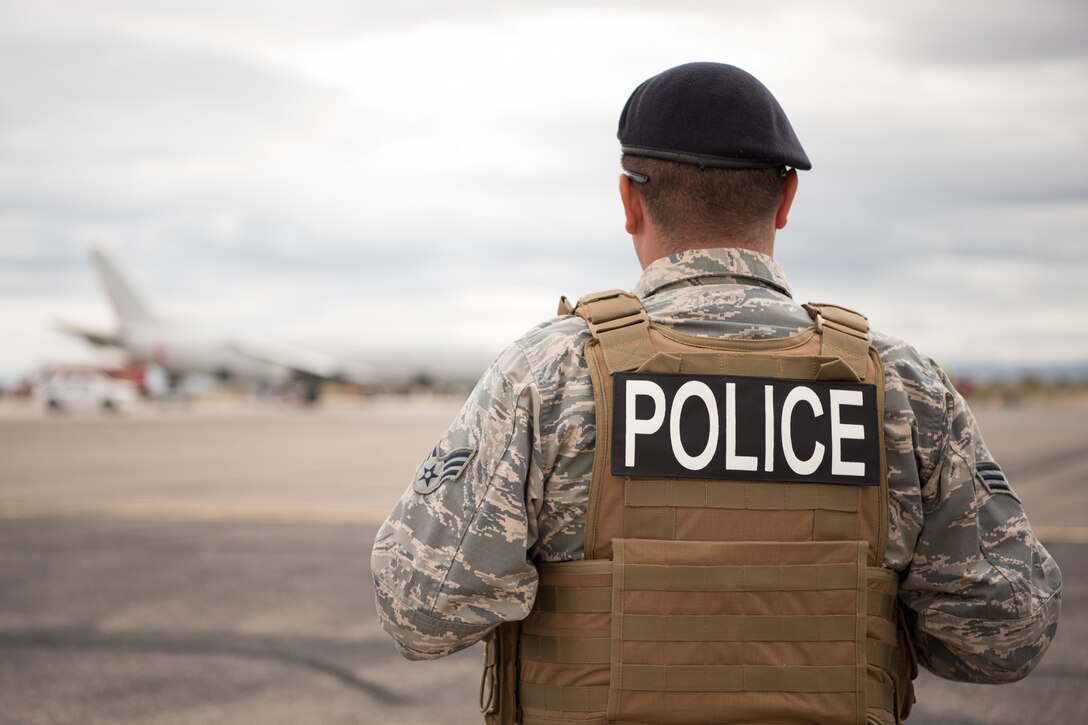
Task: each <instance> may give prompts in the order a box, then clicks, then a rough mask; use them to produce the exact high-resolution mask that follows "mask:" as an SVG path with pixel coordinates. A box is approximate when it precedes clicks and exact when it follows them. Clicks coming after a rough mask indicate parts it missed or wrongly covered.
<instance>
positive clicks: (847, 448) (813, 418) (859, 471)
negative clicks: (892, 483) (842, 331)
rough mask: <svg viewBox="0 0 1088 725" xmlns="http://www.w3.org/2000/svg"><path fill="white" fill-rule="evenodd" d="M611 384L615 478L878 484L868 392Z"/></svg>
mask: <svg viewBox="0 0 1088 725" xmlns="http://www.w3.org/2000/svg"><path fill="white" fill-rule="evenodd" d="M613 380H614V386H615V394H614V395H613V419H612V420H613V424H612V440H611V444H612V473H613V475H617V476H654V477H670V478H671V477H676V476H682V477H689V478H709V479H720V480H734V481H778V482H787V481H788V482H797V483H845V484H852V485H855V486H874V485H877V484H879V483H880V477H881V470H880V455H881V441H880V428H879V421H878V419H877V411H878V406H877V400H876V386H875V385H868V384H862V383H848V382H829V381H819V382H814V381H807V380H784V379H779V378H755V377H741V376H734V375H687V374H683V375H674V374H651V373H618V374H616V375H615V376H614V378H613Z"/></svg>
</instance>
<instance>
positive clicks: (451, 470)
mask: <svg viewBox="0 0 1088 725" xmlns="http://www.w3.org/2000/svg"><path fill="white" fill-rule="evenodd" d="M475 455H476V449H475V448H456V449H454V450H452V451H449V452H448V453H440V452H439V450H438V446H435V447H434V449H432V450H431V454H430V455H429V456H427V460H425V461H424V462H423V465H421V466H420V467H419V469H418V470H417V471H416V479H415V481H414V482H413V483H412V489H413V490H414V491H415V492H416V493H421V494H423V495H426V494H428V493H431V492H433V491H434V490H436V489H437V488H438V487H439V486H441V485H442V484H443V483H446V482H447V481H453V480H456V479H457V478H458V477H459V476H460V475H461V474H462V473H463V472H464V470H465V468H466V467H467V466H468V464H469V462H470V461H471V460H472V459H473V457H474V456H475Z"/></svg>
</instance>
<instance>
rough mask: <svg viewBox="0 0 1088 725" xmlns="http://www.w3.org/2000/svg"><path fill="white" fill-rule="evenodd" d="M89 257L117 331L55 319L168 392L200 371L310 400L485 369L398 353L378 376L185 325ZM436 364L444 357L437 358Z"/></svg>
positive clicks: (311, 354)
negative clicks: (342, 390)
mask: <svg viewBox="0 0 1088 725" xmlns="http://www.w3.org/2000/svg"><path fill="white" fill-rule="evenodd" d="M91 259H92V261H93V263H94V266H95V270H96V271H97V273H98V277H99V279H100V281H101V283H102V286H103V288H104V289H105V292H106V294H107V296H108V297H109V300H110V303H111V305H112V307H113V310H114V312H115V314H116V317H117V328H116V330H114V331H112V332H110V331H102V330H94V329H90V328H88V327H85V326H83V325H79V324H73V323H70V322H63V321H57V322H55V325H56V327H57V328H58V329H59V330H60V331H61V332H64V333H67V334H70V335H74V336H76V337H81V338H83V339H84V340H86V341H87V342H89V343H91V344H92V345H96V346H106V347H116V348H120V349H121V350H123V351H125V352H126V353H127V355H128V356H129V358H130V359H131V360H132V361H134V362H137V363H141V364H144V365H156V366H158V367H159V368H161V369H162V370H163V371H165V373H166V375H167V377H168V382H169V386H170V389H171V390H172V391H177V390H179V388H180V385H181V382H182V381H183V380H184V379H185V378H186V377H187V376H190V375H193V374H203V375H209V376H212V377H214V378H215V379H217V380H219V381H222V382H239V383H250V384H256V385H263V386H271V387H275V388H277V389H283V388H285V387H286V386H288V385H290V384H292V383H296V384H301V386H302V390H303V397H304V399H305V400H307V401H308V402H315V401H316V400H317V398H318V395H319V392H320V385H321V383H324V382H334V383H347V384H353V385H361V386H366V387H374V386H379V387H381V386H386V387H388V386H390V385H391V384H401V385H403V384H406V383H410V382H411V381H412V380H419V381H423V382H430V383H433V382H434V381H437V380H445V381H447V382H449V381H452V380H457V381H461V380H464V381H470V380H472V379H474V378H475V376H477V375H478V374H479V373H480V372H482V371H483V369H484V367H485V365H486V363H481V362H480V360H482V358H479V359H477V358H475V357H474V356H469V359H467V360H460V361H457V362H458V363H459V364H454V367H453V368H452V369H450V367H449V365H450V361H449V360H448V359H447V360H446V363H447V365H446V367H447V369H445V370H439V369H434V362H435V359H436V356H435V355H433V353H432V354H430V355H428V356H427V357H428V359H429V363H428V364H426V365H419V366H417V367H413V364H412V363H410V362H408V363H406V362H405V360H404V357H403V356H401V357H400V358H399V359H398V361H397V363H396V366H395V369H390V368H386V370H385V371H384V372H383V371H380V370H378V369H377V368H376V367H375V366H374V365H368V364H364V363H362V362H357V361H354V360H344V359H341V358H339V357H336V356H333V355H329V354H326V353H323V352H318V351H316V350H312V349H308V348H302V347H297V346H294V345H288V344H286V343H282V342H278V341H272V340H266V339H259V338H256V337H253V336H249V335H231V334H223V333H217V332H215V331H213V330H211V329H209V328H206V327H203V326H200V325H198V324H194V323H192V322H190V321H182V320H173V319H167V318H163V317H160V316H158V315H156V314H154V313H153V312H152V311H151V309H150V308H149V307H148V306H147V304H145V303H144V301H143V299H141V297H140V296H139V295H138V294H137V293H136V292H135V290H133V288H132V287H131V286H130V285H129V284H128V282H126V280H125V279H124V277H122V275H121V273H120V272H119V271H118V270H117V267H116V265H114V264H113V262H112V261H111V260H110V259H109V257H107V256H106V254H105V253H104V252H102V251H101V250H100V249H92V250H91ZM439 359H441V358H439Z"/></svg>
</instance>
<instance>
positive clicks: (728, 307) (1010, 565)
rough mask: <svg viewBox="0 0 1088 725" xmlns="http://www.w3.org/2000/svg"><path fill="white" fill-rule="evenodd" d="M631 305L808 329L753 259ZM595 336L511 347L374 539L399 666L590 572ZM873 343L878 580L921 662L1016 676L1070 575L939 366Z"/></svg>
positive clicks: (892, 344)
mask: <svg viewBox="0 0 1088 725" xmlns="http://www.w3.org/2000/svg"><path fill="white" fill-rule="evenodd" d="M634 292H635V294H637V295H638V296H639V297H640V298H641V299H642V301H643V303H644V305H645V306H646V309H647V312H648V313H649V315H650V317H651V319H652V320H654V321H655V322H659V323H662V324H666V325H669V326H672V327H675V328H676V329H677V330H678V331H680V332H683V333H686V334H690V335H700V336H705V337H717V338H733V339H766V338H777V337H785V336H789V335H792V334H795V333H797V332H799V331H800V330H802V329H805V328H807V327H810V326H811V320H810V318H809V316H808V313H807V312H805V311H804V310H803V309H802V308H801V306H800V305H799V304H798V303H796V302H794V301H793V300H792V299H791V297H790V290H789V286H788V284H787V282H786V279H785V276H784V275H783V274H782V271H781V269H780V267H779V266H778V264H777V263H776V262H775V261H774V260H773V259H771V258H770V257H767V256H765V255H762V254H759V253H756V252H750V251H747V250H740V249H709V250H691V251H687V252H682V253H680V254H677V255H673V256H671V257H668V258H665V259H660V260H658V261H656V262H654V263H653V264H651V265H650V266H649V267H648V268H647V269H646V270H645V272H644V273H643V275H642V278H641V279H640V280H639V283H638V285H637V286H636V287H635V289H634ZM588 340H589V331H588V329H587V327H586V324H585V322H584V321H583V320H582V319H581V318H580V317H578V316H574V315H567V316H563V317H557V318H554V319H552V320H549V321H548V322H545V323H543V324H541V325H539V326H538V327H536V328H535V329H533V330H531V331H529V332H528V333H527V334H526V335H524V336H523V337H522V338H521V339H519V340H518V341H516V342H515V343H514V344H513V345H511V346H510V347H509V348H508V349H507V350H506V351H505V352H504V353H503V354H502V355H501V356H500V357H499V359H498V360H496V361H495V363H494V364H493V365H492V366H491V367H490V368H489V369H488V370H487V372H486V373H485V374H484V376H483V377H482V379H481V380H480V382H479V383H478V384H477V386H476V389H475V390H474V391H473V393H472V395H471V396H470V398H469V400H468V402H467V403H466V404H465V406H464V408H463V409H462V410H461V412H460V414H459V415H458V417H457V419H456V420H455V421H454V422H453V425H451V426H450V429H449V430H448V431H447V433H446V434H445V436H444V437H443V438H442V439H441V440H440V441H439V442H438V444H437V446H436V448H435V450H434V451H432V452H431V454H430V455H429V456H428V457H427V460H426V461H425V465H423V466H421V467H420V470H418V471H417V472H416V474H415V478H414V480H413V485H410V486H409V487H408V490H407V491H406V492H405V494H404V496H403V497H402V498H401V500H400V501H399V502H398V503H397V505H396V507H395V508H394V509H393V512H392V513H391V514H390V516H389V518H388V520H387V521H386V522H385V524H384V525H383V526H382V527H381V529H380V530H379V532H378V536H377V540H376V541H375V543H374V551H373V559H372V568H373V572H374V581H375V586H376V590H377V599H378V605H379V613H380V616H381V620H382V623H383V626H384V627H385V628H386V630H387V631H388V632H389V633H390V634H391V635H392V636H393V638H394V639H395V640H396V642H397V644H398V646H399V648H400V650H401V652H402V653H403V654H404V655H405V656H406V657H409V658H411V659H430V658H436V657H442V656H444V655H448V654H450V653H452V652H455V651H457V650H459V649H462V648H464V647H467V646H469V645H471V644H472V643H474V642H476V641H478V640H480V639H481V638H482V637H483V636H484V635H485V634H486V633H487V632H488V631H489V630H490V629H491V628H492V627H494V626H495V625H496V624H499V623H501V622H505V621H509V620H519V619H522V618H524V617H525V616H526V615H527V614H528V613H529V610H530V609H531V608H532V605H533V600H534V596H535V594H536V585H537V573H536V568H535V566H534V564H535V563H536V562H544V561H569V560H578V559H582V558H583V538H584V527H585V515H586V508H587V505H588V500H589V495H588V489H589V481H590V478H591V470H592V465H593V450H594V445H595V442H596V440H595V412H594V403H593V390H592V386H591V382H590V376H589V369H588V367H587V365H586V361H585V358H584V356H583V354H582V351H583V348H584V347H585V344H586V342H587V341H588ZM874 346H875V347H876V349H877V351H878V352H879V354H880V357H881V359H882V361H883V363H884V370H885V379H886V392H885V419H884V426H885V445H886V448H887V451H886V455H887V465H888V479H889V499H890V506H891V512H890V514H891V515H890V524H889V526H890V531H889V536H888V547H887V553H886V555H885V561H884V566H885V567H887V568H889V569H893V570H895V571H897V572H899V573H900V576H901V580H902V583H901V588H900V593H899V596H900V598H901V600H902V601H903V603H904V604H906V605H907V611H908V612H909V615H908V617H909V620H910V621H909V625H910V627H911V634H912V637H913V640H914V644H915V647H916V648H917V652H918V657H919V660H920V661H921V663H922V664H923V665H924V666H926V667H927V668H929V669H930V670H932V671H933V672H934V673H936V674H938V675H940V676H942V677H947V678H951V679H955V680H966V681H971V682H1006V681H1012V680H1016V679H1019V678H1021V677H1023V676H1025V675H1026V674H1027V673H1028V672H1030V671H1031V669H1032V668H1033V667H1034V666H1035V664H1036V663H1038V661H1039V660H1040V659H1041V657H1042V655H1043V653H1044V652H1045V651H1046V649H1047V647H1048V646H1049V644H1050V641H1051V639H1052V638H1053V636H1054V632H1055V630H1056V628H1057V622H1058V612H1059V608H1060V590H1061V573H1060V572H1059V570H1058V567H1057V565H1056V564H1055V562H1054V560H1053V559H1052V558H1051V557H1050V555H1049V554H1048V553H1047V551H1046V549H1045V548H1043V546H1042V544H1040V543H1039V541H1038V540H1037V539H1036V538H1035V536H1034V534H1033V533H1032V531H1031V527H1030V525H1029V524H1028V521H1027V518H1026V517H1025V515H1024V511H1023V508H1022V507H1021V505H1020V501H1019V499H1018V498H1017V497H1016V496H1015V494H1014V493H1013V490H1012V489H1011V488H1009V487H1008V484H1007V482H1005V485H1004V486H1002V485H1001V483H1002V482H1004V477H1003V476H1002V475H1001V474H1000V468H999V467H997V465H996V463H995V462H994V461H993V458H992V457H991V456H990V454H989V452H988V451H987V450H986V446H985V444H984V443H983V440H982V435H981V433H980V432H979V430H978V426H977V424H976V423H975V420H974V417H973V416H972V415H971V411H970V410H969V409H968V407H967V404H966V403H965V402H964V400H963V398H962V397H961V396H960V395H959V394H958V393H957V392H956V391H955V389H954V388H953V387H952V384H951V383H950V382H949V380H948V379H947V378H946V377H945V375H944V374H943V373H942V372H941V370H940V368H939V367H938V366H937V365H936V363H934V362H933V361H932V360H930V359H927V358H924V357H922V356H921V355H919V353H918V352H917V351H916V350H914V348H912V347H910V346H909V345H906V344H904V343H902V342H900V341H898V340H894V339H891V338H888V337H882V336H874ZM454 451H457V452H459V453H458V455H459V456H460V459H462V460H463V459H464V456H465V451H472V452H474V453H473V454H472V455H471V457H470V458H469V463H468V465H467V466H465V467H464V470H463V471H461V472H460V474H459V475H458V476H457V477H456V478H452V479H450V480H447V481H445V482H444V483H443V484H442V485H440V486H438V487H437V488H435V489H433V490H432V491H431V492H430V493H427V494H421V493H419V492H417V490H416V489H417V488H420V487H419V486H418V482H419V481H420V479H421V478H426V477H427V467H428V466H433V465H434V464H435V461H436V460H437V461H439V462H440V461H442V460H444V459H443V456H446V455H449V454H450V453H451V452H454ZM995 471H996V473H995ZM989 483H994V485H993V486H991V485H989ZM422 488H424V489H426V488H429V485H425V486H423V487H422Z"/></svg>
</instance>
